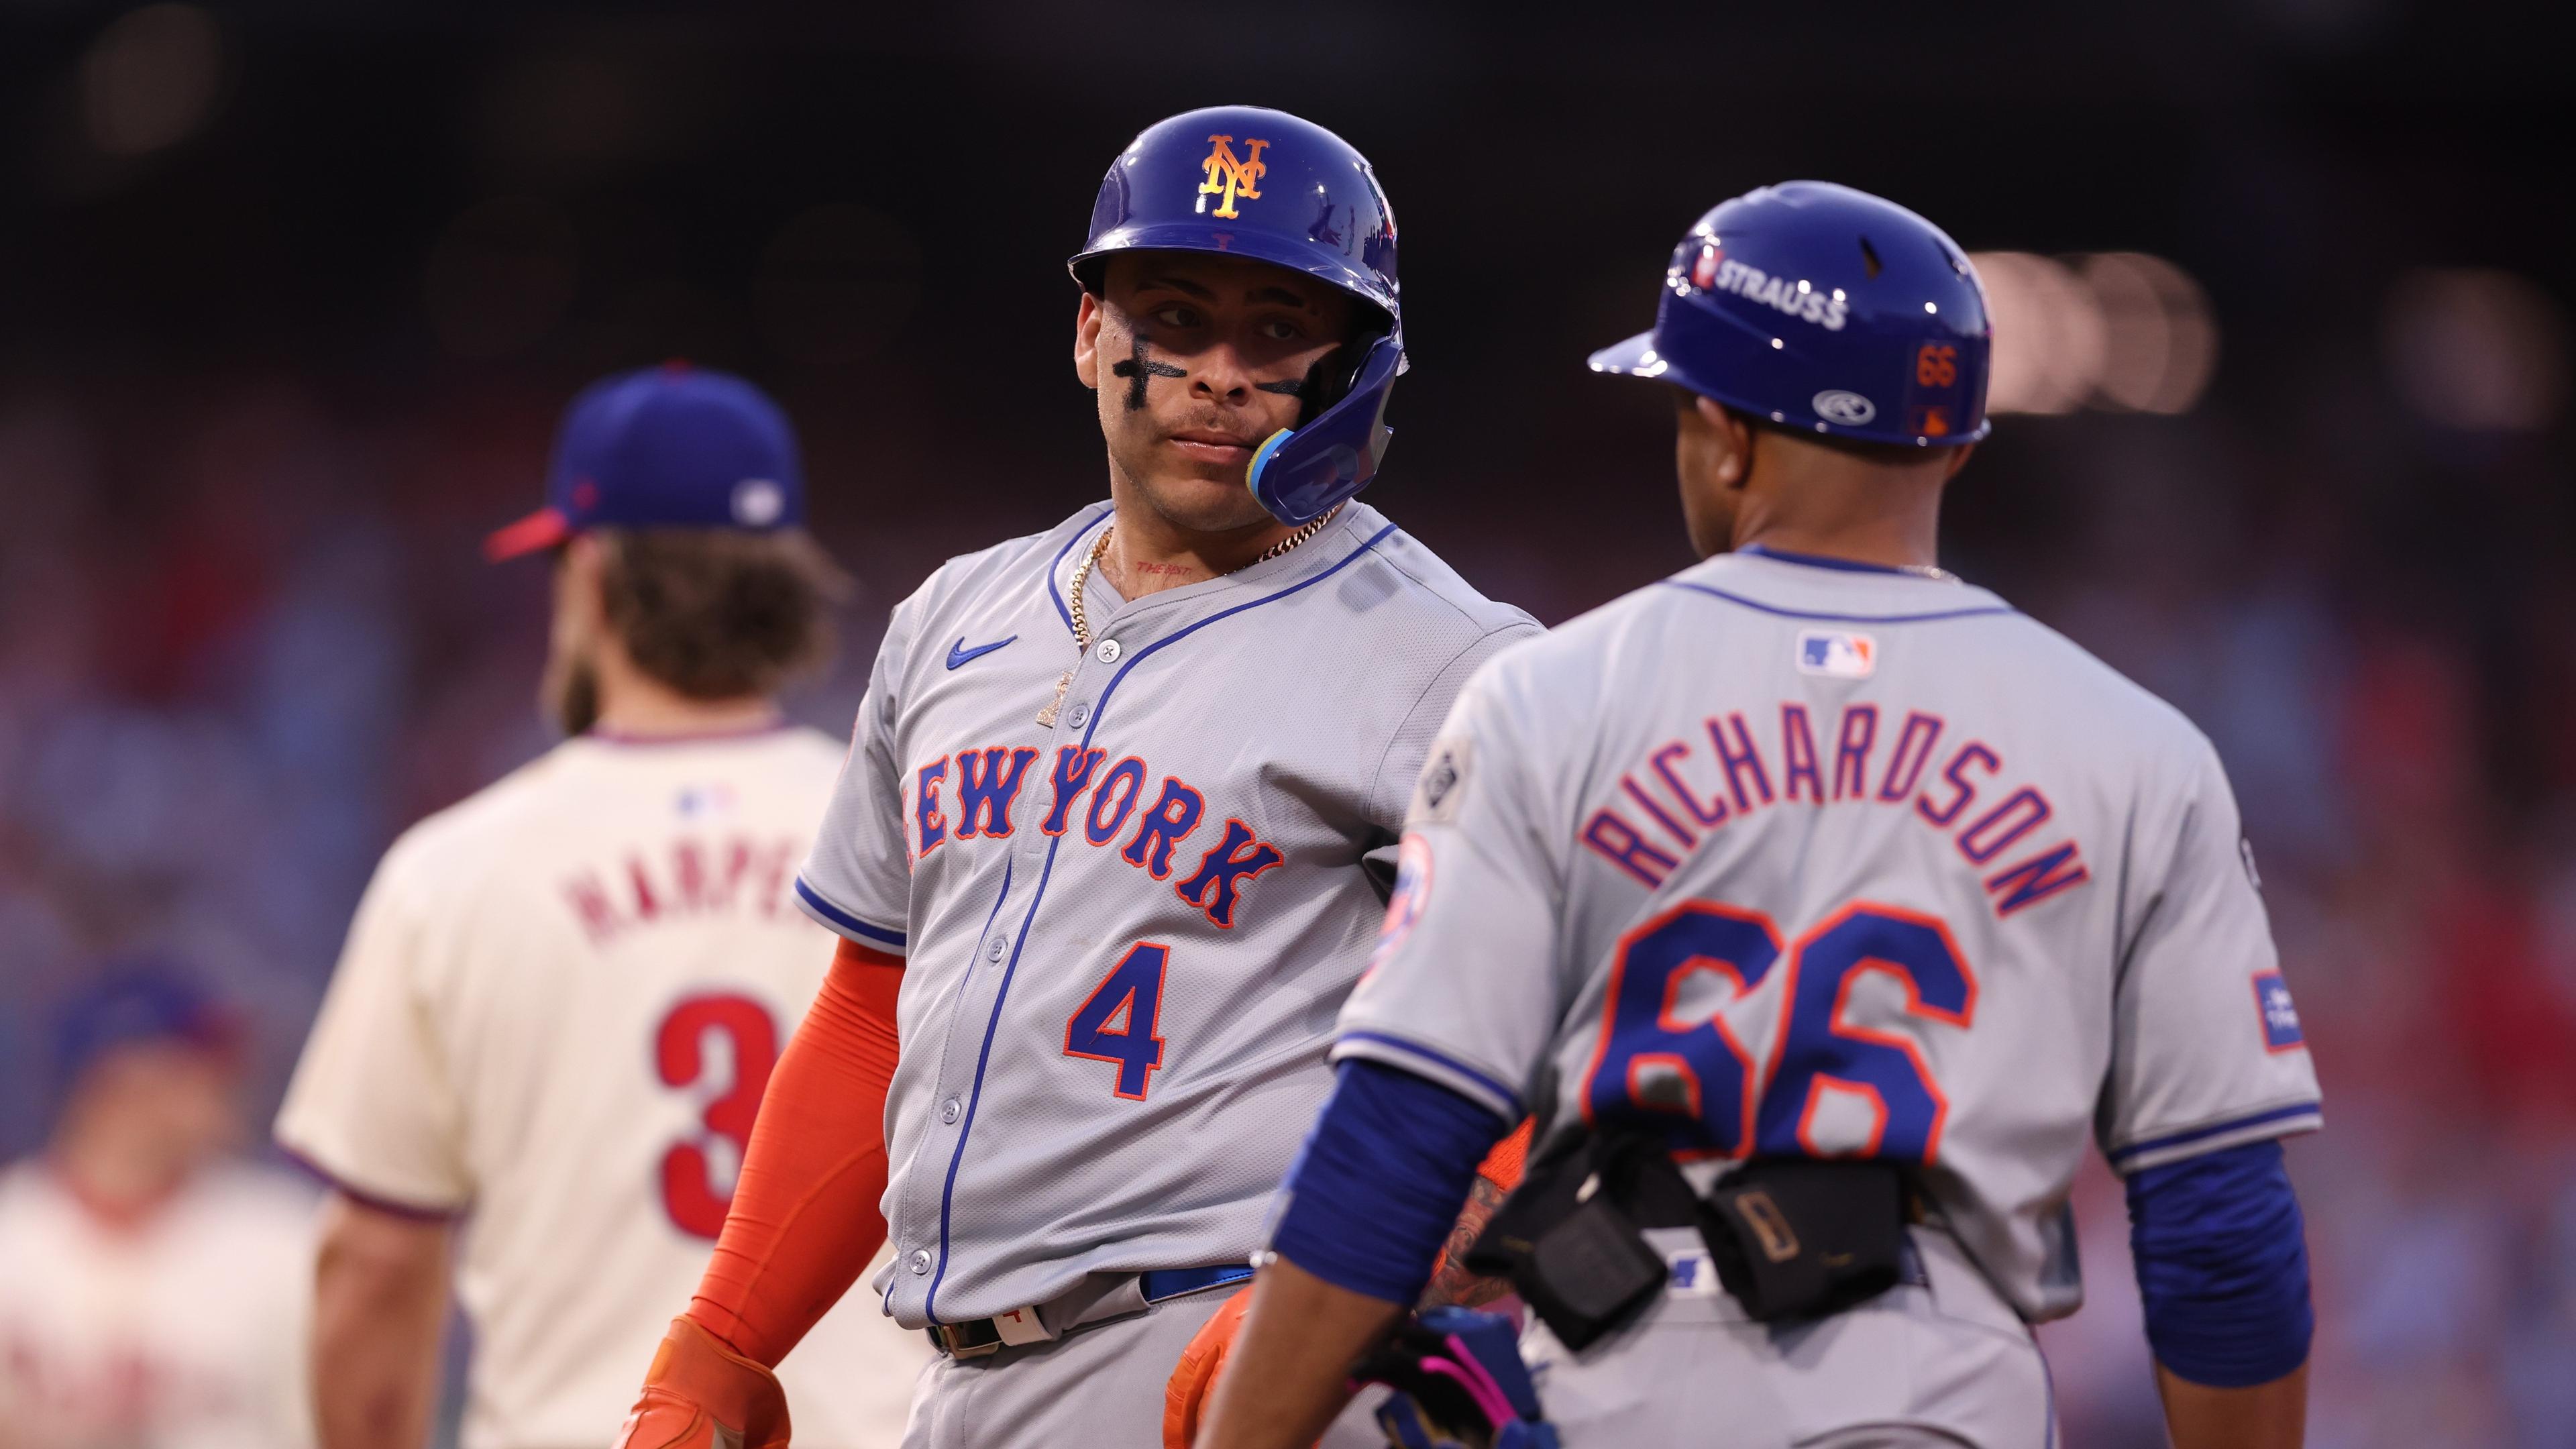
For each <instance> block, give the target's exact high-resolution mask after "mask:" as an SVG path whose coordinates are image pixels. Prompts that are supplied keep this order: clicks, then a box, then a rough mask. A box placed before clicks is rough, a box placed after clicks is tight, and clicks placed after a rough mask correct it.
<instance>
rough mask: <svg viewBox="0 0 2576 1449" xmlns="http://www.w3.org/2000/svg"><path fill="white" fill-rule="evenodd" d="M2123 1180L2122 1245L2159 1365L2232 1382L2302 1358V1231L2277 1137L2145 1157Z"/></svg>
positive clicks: (2309, 1317)
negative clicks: (2199, 1152)
mask: <svg viewBox="0 0 2576 1449" xmlns="http://www.w3.org/2000/svg"><path fill="white" fill-rule="evenodd" d="M2128 1185H2129V1251H2130V1254H2131V1256H2133V1257H2134V1258H2135V1259H2136V1260H2137V1268H2138V1296H2139V1297H2140V1298H2141V1299H2142V1300H2144V1302H2145V1305H2146V1317H2147V1343H2148V1346H2149V1347H2151V1348H2152V1349H2154V1351H2155V1355H2156V1361H2157V1362H2158V1363H2161V1364H2163V1365H2164V1366H2165V1367H2166V1368H2167V1369H2169V1370H2171V1371H2172V1372H2173V1373H2174V1375H2175V1376H2176V1377H2179V1378H2183V1379H2188V1380H2189V1381H2191V1382H2192V1383H2196V1384H2205V1385H2208V1386H2209V1387H2212V1388H2222V1389H2233V1388H2247V1387H2251V1386H2252V1385H2255V1384H2265V1383H2270V1382H2271V1381H2272V1380H2274V1379H2277V1378H2279V1377H2281V1376H2282V1375H2283V1374H2286V1373H2289V1372H2290V1371H2291V1370H2293V1369H2295V1368H2297V1367H2298V1366H2299V1365H2300V1364H2303V1363H2305V1362H2307V1359H2308V1340H2309V1338H2310V1336H2311V1335H2312V1334H2313V1333H2314V1331H2315V1328H2316V1315H2315V1313H2314V1311H2313V1310H2312V1309H2311V1307H2310V1306H2309V1302H2308V1248H2307V1237H2306V1233H2305V1231H2304V1229H2303V1227H2302V1225H2301V1223H2300V1220H2299V1199H2298V1195H2297V1194H2296V1193H2294V1192H2293V1191H2291V1189H2290V1174H2289V1170H2288V1168H2287V1167H2286V1166H2285V1165H2284V1163H2283V1161H2282V1157H2281V1144H2280V1143H2278V1142H2252V1143H2247V1144H2246V1145H2244V1146H2242V1147H2230V1148H2227V1149H2225V1150H2223V1151H2219V1152H2212V1153H2208V1154H2206V1155H2204V1156H2200V1157H2194V1158H2189V1159H2186V1160H2184V1161H2181V1162H2174V1163H2168V1164H2166V1165H2164V1166H2162V1167H2150V1168H2147V1169H2145V1170H2143V1171H2141V1172H2138V1173H2135V1174H2133V1175H2132V1176H2131V1177H2130V1178H2129V1184H2128Z"/></svg>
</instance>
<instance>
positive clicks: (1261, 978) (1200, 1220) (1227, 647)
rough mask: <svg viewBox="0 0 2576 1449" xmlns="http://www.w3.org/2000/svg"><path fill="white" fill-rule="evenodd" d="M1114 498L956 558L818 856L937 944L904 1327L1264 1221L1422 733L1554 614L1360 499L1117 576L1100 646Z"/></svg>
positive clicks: (908, 1138)
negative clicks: (1517, 597) (1060, 690)
mask: <svg viewBox="0 0 2576 1449" xmlns="http://www.w3.org/2000/svg"><path fill="white" fill-rule="evenodd" d="M1108 516H1109V509H1108V507H1107V506H1106V505H1098V506H1095V507H1092V508H1089V509H1086V510H1084V511H1083V512H1082V513H1080V514H1079V515H1077V516H1076V517H1074V518H1072V519H1069V520H1067V521H1066V522H1065V523H1063V524H1062V525H1060V526H1058V527H1057V528H1055V529H1054V530H1052V531H1050V532H1048V533H1046V534H1043V535H1039V536H1036V537H1032V538H1023V539H1018V540H1015V541H1013V542H1010V543H1006V544H1003V545H1001V546H999V547H997V548H992V549H987V550H985V551H984V552H982V553H976V554H969V555H966V556H965V557H962V558H958V559H953V560H951V561H950V562H949V563H948V564H946V565H945V566H943V567H942V568H940V569H939V571H938V572H937V573H935V574H933V575H932V576H931V578H930V580H929V581H928V582H927V583H925V584H923V585H922V586H921V588H920V590H919V591H918V592H916V593H915V594H914V595H913V596H912V597H911V598H910V599H907V600H906V601H904V603H903V604H901V605H900V606H899V607H897V608H896V609H895V611H894V616H893V619H892V621H891V623H890V625H889V627H888V629H887V631H886V638H885V644H884V647H883V649H882V650H881V651H880V652H879V654H878V656H877V663H876V674H875V677H874V679H873V681H872V682H871V683H870V685H869V689H868V694H867V698H866V701H865V702H864V703H863V704H862V705H861V706H860V710H859V719H858V727H857V732H856V735H855V737H854V739H853V741H852V744H851V751H850V758H849V762H848V764H847V765H846V766H844V767H843V770H842V775H841V780H840V784H839V786H838V787H837V789H836V790H835V791H834V794H833V799H832V804H831V808H830V810H829V812H828V813H827V814H826V816H825V818H824V822H823V828H822V831H821V833H820V835H819V836H818V837H817V843H816V845H815V848H814V854H813V856H812V858H811V859H810V860H809V861H808V862H807V863H806V866H805V870H804V874H803V875H802V877H801V878H800V879H799V881H798V884H797V894H798V896H799V897H800V898H801V899H802V901H803V902H804V904H805V906H806V908H807V910H809V911H810V912H811V913H812V914H813V915H814V916H815V917H816V918H817V919H819V920H821V921H823V922H824V923H825V924H826V925H829V926H831V927H832V928H833V929H835V930H837V931H839V932H841V933H842V934H843V935H845V936H847V937H848V938H850V939H851V940H853V941H856V942H858V943H860V944H861V945H864V946H870V947H874V948H876V949H878V950H883V951H891V952H896V953H903V952H905V951H906V950H907V948H909V957H910V959H909V964H908V967H907V969H906V971H905V973H904V981H903V991H902V996H901V999H900V1003H899V1007H898V1012H899V1016H900V1026H901V1032H902V1047H903V1049H902V1058H901V1064H900V1065H899V1066H898V1067H897V1069H896V1072H895V1080H894V1089H893V1092H892V1094H891V1096H890V1097H889V1099H888V1105H887V1113H886V1115H887V1151H888V1160H889V1163H890V1165H891V1181H890V1182H889V1184H888V1187H887V1190H886V1195H885V1215H886V1220H887V1223H888V1225H889V1229H890V1232H891V1234H892V1238H893V1243H894V1248H895V1254H896V1257H895V1264H896V1266H895V1270H894V1273H893V1276H892V1279H891V1285H890V1287H889V1289H888V1294H887V1301H888V1304H889V1306H890V1308H891V1311H892V1312H893V1313H894V1314H895V1316H896V1317H897V1318H898V1319H900V1320H901V1321H903V1322H904V1323H906V1324H908V1325H919V1324H922V1323H926V1322H956V1321H959V1320H963V1319H971V1318H982V1317H990V1316H993V1315H996V1314H1002V1313H1007V1312H1009V1311H1010V1310H1011V1309H1014V1308H1018V1307H1022V1306H1026V1305H1031V1304H1037V1303H1043V1302H1045V1301H1047V1300H1049V1299H1051V1298H1053V1297H1055V1296H1056V1295H1058V1294H1060V1293H1062V1292H1064V1291H1065V1290H1067V1289H1068V1288H1069V1287H1071V1286H1072V1285H1073V1283H1074V1282H1075V1280H1077V1279H1078V1278H1080V1277H1081V1276H1082V1275H1083V1274H1085V1273H1089V1272H1094V1271H1100V1272H1108V1271H1124V1270H1145V1269H1154V1268H1184V1267H1198V1266H1204V1265H1212V1264H1222V1263H1232V1262H1242V1261H1244V1260H1245V1258H1246V1257H1247V1256H1248V1255H1249V1254H1250V1253H1251V1252H1252V1251H1253V1250H1254V1249H1255V1248H1257V1247H1259V1246H1260V1228H1261V1217H1262V1211H1263V1207H1264V1204H1265V1203H1266V1202H1267V1200H1268V1198H1269V1195H1270V1193H1271V1192H1272V1191H1273V1190H1274V1189H1275V1188H1276V1187H1277V1186H1278V1183H1279V1180H1280V1178H1281V1177H1283V1176H1284V1175H1285V1174H1286V1171H1287V1168H1288V1164H1289V1161H1290V1159H1291V1158H1292V1157H1293V1156H1294V1154H1295V1151H1296V1146H1297V1141H1298V1137H1299V1134H1300V1133H1301V1132H1302V1130H1303V1129H1304V1127H1305V1124H1306V1123H1307V1122H1308V1121H1309V1120H1310V1119H1312V1117H1313V1116H1314V1113H1315V1111H1316V1109H1317V1108H1318V1107H1320V1106H1321V1104H1322V1101H1323V1098H1324V1095H1325V1093H1326V1091H1327V1090H1328V1089H1329V1087H1330V1084H1331V1075H1330V1072H1329V1069H1328V1068H1327V1067H1326V1066H1325V1064H1324V1058H1325V1054H1326V1051H1327V1048H1328V1046H1329V1044H1330V1041H1331V1036H1332V1025H1333V1018H1334V1015H1335V1013H1336V1012H1337V1011H1339V1010H1340V1008H1341V1005H1342V1002H1343V1000H1344V998H1345V997H1346V996H1347V995H1348V994H1349V991H1350V987H1351V983H1352V982H1353V981H1354V980H1356V979H1357V978H1358V976H1359V974H1360V971H1361V969H1362V968H1363V966H1365V964H1366V962H1367V957H1368V951H1369V943H1370V941H1371V940H1372V939H1373V937H1374V935H1375V933H1376V927H1377V923H1378V920H1379V917H1380V915H1381V914H1382V903H1383V900H1384V896H1383V892H1382V889H1381V885H1379V884H1373V883H1372V880H1371V872H1372V870H1374V871H1375V872H1376V879H1377V881H1378V882H1380V883H1382V882H1384V881H1385V880H1387V879H1388V878H1390V877H1391V875H1392V868H1391V857H1392V855H1393V853H1394V844H1395V840H1396V834H1397V831H1398V830H1399V828H1400V827H1401V825H1402V822H1403V817H1404V805H1405V800H1406V799H1407V797H1408V796H1409V795H1410V793H1411V791H1412V788H1413V782H1414V778H1415V776H1416V775H1417V774H1419V772H1420V767H1421V762H1422V755H1423V751H1424V750H1425V749H1426V748H1427V747H1428V745H1429V743H1430V740H1431V737H1432V735H1433V734H1434V733H1435V732H1436V731H1437V730H1438V728H1439V725H1440V722H1441V720H1442V719H1443V718H1444V717H1445V716H1446V715H1447V713H1448V710H1449V705H1450V701H1451V700H1452V699H1453V698H1454V696H1455V695H1456V693H1457V690H1458V687H1459V686H1460V684H1461V683H1463V682H1464V681H1465V680H1466V678H1467V677H1468V676H1469V675H1470V674H1471V673H1473V672H1474V670H1475V669H1476V667H1477V666H1478V665H1480V664H1482V663H1483V662H1484V661H1485V659H1486V658H1487V657H1489V656H1490V655H1491V654H1492V653H1493V652H1494V651H1495V650H1497V649H1499V648H1501V647H1502V646H1503V645H1504V644H1506V643H1509V642H1510V641H1512V640H1514V639H1517V638H1520V637H1522V636H1525V635H1529V634H1535V633H1536V632H1538V626H1537V625H1536V624H1535V623H1533V622H1531V621H1530V619H1529V618H1528V616H1527V615H1524V614H1522V613H1521V612H1519V611H1518V610H1515V609H1511V608H1508V607H1505V606H1503V605H1500V604H1495V603H1492V602H1490V601H1488V600H1486V599H1484V598H1483V597H1481V596H1480V595H1478V594H1477V593H1476V591H1475V590H1473V589H1472V588H1469V587H1468V586H1467V584H1466V583H1465V582H1464V581H1462V580H1461V579H1459V578H1458V576H1457V575H1456V574H1454V573H1452V572H1451V571H1450V570H1449V569H1448V567H1447V566H1446V565H1444V564H1442V563H1441V562H1440V561H1439V560H1438V559H1437V558H1435V557H1433V556H1432V554H1431V553H1430V552H1429V551H1428V550H1426V549H1425V548H1423V547H1422V546H1421V545H1420V544H1418V543H1416V542H1414V541H1413V540H1412V539H1411V538H1409V537H1407V536H1406V535H1404V534H1403V533H1401V532H1399V531H1398V530H1397V529H1396V528H1395V527H1394V525H1392V524H1390V523H1388V522H1387V520H1386V519H1385V517H1384V516H1382V515H1381V514H1379V513H1378V512H1377V511H1376V510H1375V509H1372V508H1369V507H1367V506H1366V505H1363V504H1357V503H1354V504H1351V505H1349V506H1347V507H1345V508H1344V509H1343V510H1342V514H1341V516H1340V517H1339V518H1337V519H1336V520H1335V521H1334V522H1333V523H1332V524H1331V526H1329V527H1327V528H1326V529H1325V530H1324V531H1323V532H1322V533H1320V534H1318V535H1317V536H1315V537H1314V538H1312V539H1310V540H1308V541H1307V542H1306V543H1305V544H1304V545H1302V546H1300V547H1298V548H1296V549H1293V550H1291V551H1290V552H1288V553H1286V554H1284V555H1282V556H1281V557H1279V558H1276V559H1272V560H1270V561H1268V562H1266V563H1260V564H1255V565H1254V566H1252V567H1250V568H1247V569H1244V570H1243V571H1241V572H1239V573H1235V574H1231V575H1228V576H1226V577H1224V578H1218V579H1212V580H1208V581H1206V582H1203V583H1198V584H1193V585H1191V586H1189V587H1187V588H1180V589H1173V590H1170V591H1167V592H1164V593H1158V594H1151V595H1148V596H1146V597H1144V598H1142V599H1138V600H1136V601H1134V602H1132V603H1131V602H1125V601H1122V600H1121V599H1120V598H1119V597H1118V596H1117V594H1116V593H1115V592H1113V591H1112V590H1111V589H1110V587H1109V586H1108V584H1107V582H1106V581H1105V580H1104V579H1102V577H1101V576H1100V574H1099V573H1098V572H1097V571H1095V572H1093V574H1092V575H1091V579H1090V582H1089V585H1088V587H1087V588H1086V590H1085V600H1086V613H1087V616H1088V619H1089V623H1090V626H1091V633H1092V647H1091V650H1090V651H1089V652H1088V653H1087V654H1083V655H1080V656H1077V655H1076V653H1075V650H1074V646H1073V640H1072V625H1071V620H1070V616H1069V614H1068V611H1067V608H1066V601H1065V589H1066V587H1067V586H1068V585H1069V583H1070V581H1071V575H1072V572H1073V566H1074V563H1075V561H1076V560H1077V559H1079V558H1081V557H1082V556H1083V551H1084V550H1087V549H1089V548H1090V547H1091V546H1092V544H1093V542H1094V541H1095V540H1096V539H1097V538H1098V537H1099V532H1100V529H1101V528H1102V527H1104V526H1106V525H1107V523H1108ZM1068 668H1070V669H1072V670H1073V679H1072V682H1071V684H1070V685H1069V686H1068V687H1067V688H1066V690H1065V692H1064V700H1063V704H1062V706H1061V708H1060V710H1059V711H1058V713H1057V716H1056V723H1055V725H1054V726H1053V727H1052V728H1048V727H1044V726H1041V725H1039V724H1038V723H1037V722H1036V715H1037V712H1038V711H1039V709H1040V708H1041V707H1042V706H1044V705H1045V704H1046V703H1047V702H1048V701H1049V700H1050V699H1051V698H1053V697H1054V695H1055V690H1056V681H1057V679H1058V678H1059V676H1061V675H1062V674H1063V672H1064V671H1065V670H1067V669H1068Z"/></svg>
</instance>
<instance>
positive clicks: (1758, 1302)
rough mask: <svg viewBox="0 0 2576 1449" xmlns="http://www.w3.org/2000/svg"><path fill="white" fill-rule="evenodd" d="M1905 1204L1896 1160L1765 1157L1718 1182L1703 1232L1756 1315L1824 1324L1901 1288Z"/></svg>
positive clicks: (1702, 1215)
mask: <svg viewBox="0 0 2576 1449" xmlns="http://www.w3.org/2000/svg"><path fill="white" fill-rule="evenodd" d="M1906 1197H1907V1182H1906V1175H1905V1169H1904V1168H1902V1167H1899V1166H1896V1165H1894V1164H1891V1163H1885V1162H1856V1161H1846V1160H1834V1161H1818V1160H1815V1159H1811V1158H1803V1157H1772V1158H1762V1159H1758V1160H1756V1161H1753V1162H1749V1163H1746V1164H1745V1165H1744V1166H1742V1167H1740V1168H1738V1169H1736V1170H1735V1171H1734V1172H1731V1173H1729V1174H1727V1175H1726V1176H1725V1177H1724V1178H1721V1179H1719V1181H1718V1184H1717V1186H1716V1187H1715V1188H1714V1189H1712V1190H1711V1191H1710V1192H1709V1194H1708V1197H1707V1199H1706V1200H1705V1201H1704V1202H1702V1203H1701V1204H1700V1206H1699V1213H1698V1217H1699V1231H1700V1236H1701V1237H1702V1238H1705V1239H1706V1240H1707V1241H1708V1251H1709V1256H1710V1257H1712V1258H1714V1259H1716V1261H1717V1280H1718V1282H1720V1283H1721V1284H1724V1285H1725V1287H1726V1291H1727V1292H1729V1293H1731V1294H1733V1295H1734V1296H1735V1301H1736V1302H1738V1303H1740V1304H1742V1305H1744V1312H1745V1314H1746V1316H1747V1317H1750V1318H1753V1319H1755V1320H1757V1321H1759V1322H1763V1323H1770V1322H1774V1321H1777V1320H1780V1319H1790V1318H1819V1317H1822V1316H1824V1315H1825V1314H1828V1313H1838V1312H1840V1311H1842V1310H1843V1309H1846V1308H1849V1307H1851V1306H1852V1305H1854V1304H1856V1303H1859V1302H1861V1301H1863V1300H1865V1299H1869V1298H1874V1297H1876V1296H1877V1295H1879V1294H1881V1293H1884V1292H1886V1291H1887V1290H1888V1289H1889V1288H1891V1287H1894V1286H1895V1285H1896V1282H1897V1279H1898V1277H1899V1276H1900V1274H1901V1273H1902V1272H1903V1266H1904V1253H1905V1221H1906Z"/></svg>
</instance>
